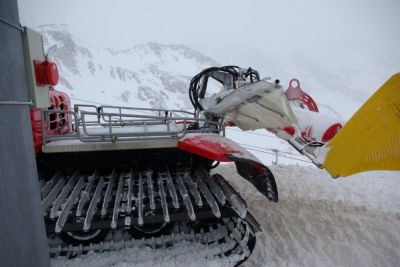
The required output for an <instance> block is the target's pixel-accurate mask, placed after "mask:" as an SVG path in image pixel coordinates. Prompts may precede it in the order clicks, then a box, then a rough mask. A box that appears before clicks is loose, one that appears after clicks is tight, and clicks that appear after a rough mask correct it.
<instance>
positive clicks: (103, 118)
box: [42, 105, 225, 144]
mask: <svg viewBox="0 0 400 267" xmlns="http://www.w3.org/2000/svg"><path fill="white" fill-rule="evenodd" d="M81 108H93V109H94V110H95V112H90V111H86V110H82V109H81ZM104 108H112V109H116V110H117V111H118V112H117V113H113V112H108V113H107V112H105V111H104ZM123 110H128V111H141V110H145V111H154V112H155V113H156V114H157V113H158V114H161V113H162V112H168V115H169V116H162V115H159V116H157V115H143V114H127V113H122V111H123ZM173 112H174V113H181V114H190V115H192V116H193V117H187V116H185V117H184V116H173ZM51 113H64V114H71V115H72V117H73V124H74V127H75V131H74V132H72V133H69V134H67V135H65V134H60V135H49V134H48V130H49V129H45V128H46V121H49V116H50V114H51ZM90 116H96V117H97V121H93V120H90V119H89V120H88V117H90ZM115 117H117V119H115ZM177 122H178V123H179V124H180V125H182V129H171V125H172V124H174V123H177ZM194 123H197V124H200V123H202V124H204V125H208V126H209V127H207V128H198V129H190V128H189V126H190V125H192V124H194ZM154 125H165V126H166V128H167V129H166V130H165V131H164V130H161V131H148V127H149V126H154ZM175 125H176V124H175ZM126 126H143V127H144V128H143V129H144V131H140V132H125V133H121V132H120V133H118V132H116V129H122V128H124V127H126ZM98 128H102V129H108V131H107V132H101V133H93V132H92V133H91V132H90V130H91V129H98ZM42 132H43V144H45V143H47V142H48V141H52V140H71V139H72V140H73V139H79V140H80V141H82V142H115V141H117V140H119V141H132V140H157V139H179V138H182V137H183V136H185V135H186V134H187V133H221V132H222V134H223V135H224V134H225V128H224V125H223V123H222V121H220V122H216V121H210V120H207V119H201V118H195V117H194V114H193V113H191V112H188V111H182V110H166V109H149V108H131V107H118V106H99V107H97V106H94V105H75V106H74V111H65V110H43V111H42Z"/></svg>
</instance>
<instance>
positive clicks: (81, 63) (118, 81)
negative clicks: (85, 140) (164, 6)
mask: <svg viewBox="0 0 400 267" xmlns="http://www.w3.org/2000/svg"><path fill="white" fill-rule="evenodd" d="M37 30H39V31H40V32H41V33H42V35H43V40H44V45H45V49H46V50H47V49H48V48H50V47H52V46H54V45H56V46H57V47H56V49H54V50H53V51H50V57H52V59H53V60H54V61H55V62H56V63H57V65H58V67H59V70H60V83H59V85H58V86H57V89H58V90H60V91H64V92H67V93H68V94H69V95H70V96H71V97H72V98H73V99H72V100H73V102H75V103H77V102H83V101H92V102H98V103H103V104H110V105H123V106H140V107H154V108H167V107H168V108H190V107H191V104H190V102H189V98H188V93H187V88H188V83H189V81H190V79H191V77H192V76H193V75H194V74H195V73H197V72H199V71H200V70H202V69H204V68H206V67H210V66H215V65H218V63H216V62H215V61H214V60H212V59H211V58H209V57H207V56H205V55H203V54H201V53H199V52H197V51H194V50H193V49H191V48H189V47H187V46H183V45H164V44H158V43H146V44H137V45H133V46H130V47H129V48H127V49H125V50H114V49H110V48H102V47H100V46H98V45H96V43H95V41H93V40H90V39H89V38H86V39H85V37H81V36H80V35H79V33H76V32H75V31H74V29H72V28H71V27H68V26H67V25H46V26H41V27H39V28H38V29H37ZM128 46H129V45H128V44H127V47H128Z"/></svg>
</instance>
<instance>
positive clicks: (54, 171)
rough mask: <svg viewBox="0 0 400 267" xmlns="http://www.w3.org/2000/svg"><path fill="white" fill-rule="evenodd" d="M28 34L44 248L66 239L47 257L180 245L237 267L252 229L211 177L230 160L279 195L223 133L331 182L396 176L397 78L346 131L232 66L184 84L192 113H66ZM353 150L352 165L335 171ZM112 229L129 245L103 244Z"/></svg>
mask: <svg viewBox="0 0 400 267" xmlns="http://www.w3.org/2000/svg"><path fill="white" fill-rule="evenodd" d="M26 31H27V39H26V42H27V43H28V44H27V46H28V47H30V48H31V49H38V51H36V54H35V53H31V54H30V56H32V57H35V56H36V55H38V54H40V53H41V54H40V60H41V61H38V59H36V58H32V59H33V60H35V61H34V63H35V64H30V68H31V74H34V75H32V79H34V82H33V83H34V84H35V88H34V89H35V90H36V91H35V92H34V97H35V99H34V100H35V101H34V107H33V108H31V122H32V132H33V139H34V146H35V152H36V160H37V169H38V172H39V177H40V181H39V182H40V184H41V194H42V207H43V213H44V218H45V222H46V231H47V234H48V238H49V240H50V243H53V242H52V240H54V239H58V238H61V239H62V240H63V242H64V243H63V244H58V245H57V246H56V247H53V246H51V248H50V253H51V256H53V257H58V256H66V257H78V256H80V255H82V254H84V253H88V252H90V251H99V252H101V251H110V250H117V249H123V248H127V247H142V246H154V247H160V248H163V247H166V246H173V245H174V244H176V243H177V242H178V241H179V240H184V241H189V242H197V243H199V244H202V245H204V244H207V245H210V251H209V253H205V254H206V255H205V257H215V256H216V257H232V265H235V264H240V263H242V262H243V261H245V260H246V259H247V258H248V257H249V256H250V254H251V252H252V251H253V249H254V245H255V242H256V240H255V239H256V232H258V231H260V230H261V229H260V227H259V225H258V223H257V221H256V220H255V219H254V217H253V216H252V215H251V213H250V212H249V211H248V209H247V204H246V202H245V200H244V199H243V198H242V197H241V196H240V194H239V193H238V192H236V191H235V190H234V189H233V187H231V186H230V185H229V183H228V182H227V181H226V180H225V178H224V177H223V176H222V175H220V174H218V173H216V174H213V175H212V176H211V175H210V172H211V170H212V169H214V168H215V167H216V166H218V164H219V163H220V162H233V163H235V165H236V168H237V172H238V174H239V175H240V176H241V177H242V178H244V179H246V180H247V181H249V182H250V183H251V184H252V185H253V186H254V190H258V191H259V192H261V193H262V195H263V196H265V198H266V199H268V200H270V201H273V202H277V201H278V189H277V186H276V182H275V178H274V175H273V173H272V172H271V171H270V169H269V168H268V167H267V166H265V165H264V164H263V163H262V162H261V161H260V160H259V159H257V158H256V157H255V156H253V155H252V154H251V153H249V152H248V151H247V150H246V149H244V148H243V147H241V146H240V145H238V144H236V143H235V142H233V141H232V140H230V139H228V138H226V137H225V127H229V126H233V125H234V126H237V127H239V128H240V129H242V130H255V129H267V130H268V131H270V132H272V133H275V134H276V135H277V136H278V137H280V138H281V139H283V140H285V141H287V142H288V143H289V144H291V145H292V146H293V147H294V148H295V149H297V151H299V152H300V153H301V154H304V155H305V156H307V157H308V158H310V159H311V160H312V162H314V163H315V164H316V165H317V166H318V167H321V168H324V167H325V168H326V169H327V170H328V171H329V173H330V174H331V175H332V176H334V177H338V176H346V175H350V174H352V173H357V172H361V171H367V170H373V169H388V170H399V169H400V155H399V154H400V147H399V144H400V141H399V138H400V135H399V125H400V123H399V120H400V116H399V107H400V97H399V87H400V86H399V85H400V78H399V77H400V74H396V75H395V76H393V77H392V78H391V79H390V80H389V81H388V82H387V83H386V84H385V85H383V87H382V88H381V89H380V90H378V92H377V93H376V94H375V95H373V96H372V97H371V99H370V100H368V101H367V103H366V104H365V105H364V106H363V107H362V108H361V109H360V110H359V112H358V113H356V115H355V116H354V117H353V118H352V119H351V120H350V121H349V122H348V123H347V124H345V125H343V124H342V122H341V121H339V120H338V119H337V118H332V117H330V116H328V115H324V114H321V113H319V110H318V106H317V105H316V102H315V101H314V100H313V99H312V97H311V96H309V95H308V94H307V93H305V92H304V91H303V90H302V89H301V87H300V82H299V81H298V80H292V81H291V82H290V86H289V88H288V89H287V90H286V91H285V90H284V89H283V88H282V86H281V85H280V82H279V80H276V81H274V82H270V81H268V80H262V79H260V76H259V74H258V72H257V71H256V70H254V69H252V68H246V69H244V68H240V67H238V66H224V67H211V68H208V69H205V70H203V71H202V72H200V73H199V74H197V75H196V76H194V77H193V79H192V80H191V82H190V86H189V98H190V100H191V102H192V104H193V107H194V112H188V111H182V110H168V109H152V108H135V107H121V106H105V105H103V106H96V105H75V106H74V107H72V106H71V102H70V99H69V96H68V95H67V94H65V93H61V92H58V91H56V90H54V88H53V86H55V85H56V84H57V81H58V78H59V74H58V71H57V67H56V65H55V64H54V63H53V62H51V60H50V59H49V58H48V56H46V55H44V53H43V44H42V43H41V38H39V36H38V34H37V33H35V32H34V31H31V30H26ZM33 37H35V38H33ZM30 38H31V39H30ZM30 42H33V43H35V44H34V45H32V43H30ZM27 68H29V67H27ZM211 80H213V82H216V83H218V84H220V87H221V90H220V91H219V92H217V93H215V94H210V93H208V88H209V87H208V86H209V84H210V83H211ZM144 111H145V112H146V113H147V114H146V115H144V113H143V112H144ZM379 118H384V119H382V120H379ZM342 128H343V129H342ZM367 143H368V145H367ZM388 146H390V149H386V148H387V147H388ZM351 153H355V155H356V156H355V157H353V158H352V159H351V160H346V162H345V163H344V162H342V160H345V157H343V155H350V154H351ZM110 231H126V232H127V233H128V234H129V235H130V236H131V238H130V239H127V240H120V241H118V242H117V241H116V242H115V243H114V242H112V241H106V242H102V241H103V240H104V239H105V238H106V236H107V235H108V234H109V232H110ZM211 248H212V249H211ZM233 259H236V260H233Z"/></svg>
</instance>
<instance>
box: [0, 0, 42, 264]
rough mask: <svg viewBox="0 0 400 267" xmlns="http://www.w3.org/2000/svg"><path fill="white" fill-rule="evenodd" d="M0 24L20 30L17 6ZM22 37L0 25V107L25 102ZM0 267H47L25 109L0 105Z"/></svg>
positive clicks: (10, 2) (12, 0)
mask: <svg viewBox="0 0 400 267" xmlns="http://www.w3.org/2000/svg"><path fill="white" fill-rule="evenodd" d="M0 19H3V20H6V21H8V22H10V23H12V24H15V25H19V17H18V7H17V1H16V0H0ZM23 60H24V59H23V52H22V43H21V32H20V31H19V30H18V29H16V28H13V27H11V26H9V25H6V24H5V23H3V22H0V102H4V101H17V102H27V101H29V100H28V94H27V89H26V82H25V70H24V62H23ZM0 266H18V267H20V266H40V267H46V266H50V260H49V253H48V245H47V239H46V232H45V227H44V221H43V212H42V209H41V204H40V190H39V183H38V175H37V170H36V162H35V154H34V151H33V141H32V132H31V124H30V118H29V106H28V105H23V104H22V105H18V104H12V105H5V104H4V103H3V104H1V103H0Z"/></svg>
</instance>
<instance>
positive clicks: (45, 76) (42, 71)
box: [33, 60, 59, 86]
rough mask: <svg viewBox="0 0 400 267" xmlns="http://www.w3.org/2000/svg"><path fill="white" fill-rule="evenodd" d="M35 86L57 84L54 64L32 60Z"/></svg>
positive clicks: (57, 77) (56, 72) (56, 70)
mask: <svg viewBox="0 0 400 267" xmlns="http://www.w3.org/2000/svg"><path fill="white" fill-rule="evenodd" d="M33 65H34V67H35V76H36V84H37V85H38V86H43V85H52V86H54V85H56V84H57V83H58V79H59V74H58V68H57V65H56V63H54V62H51V61H48V60H45V61H40V60H34V61H33Z"/></svg>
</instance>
